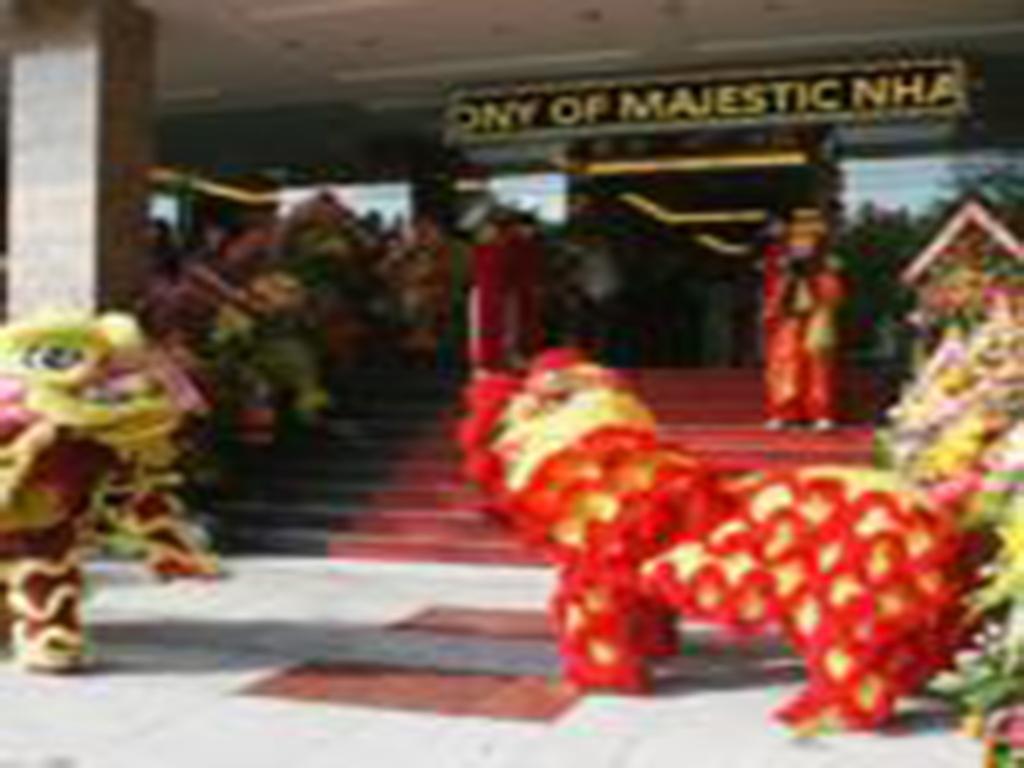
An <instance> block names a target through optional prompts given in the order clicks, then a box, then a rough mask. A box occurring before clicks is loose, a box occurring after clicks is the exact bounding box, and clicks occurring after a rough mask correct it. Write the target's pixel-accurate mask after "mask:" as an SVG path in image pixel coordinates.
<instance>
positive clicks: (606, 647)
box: [460, 350, 967, 729]
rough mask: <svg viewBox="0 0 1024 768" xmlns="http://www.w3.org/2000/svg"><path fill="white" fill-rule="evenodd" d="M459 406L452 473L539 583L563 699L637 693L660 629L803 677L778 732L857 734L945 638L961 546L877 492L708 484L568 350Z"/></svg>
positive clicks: (947, 643)
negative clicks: (775, 658) (776, 638)
mask: <svg viewBox="0 0 1024 768" xmlns="http://www.w3.org/2000/svg"><path fill="white" fill-rule="evenodd" d="M467 403H468V410H469V412H468V415H467V417H466V418H465V420H464V421H463V423H462V425H461V428H460V441H461V443H462V446H463V449H464V451H465V457H466V471H467V474H468V475H469V476H470V477H471V478H472V479H473V480H474V481H475V482H477V483H478V484H479V485H481V486H482V487H483V488H484V489H485V490H486V491H487V492H488V494H489V496H490V498H491V499H493V503H494V507H493V511H494V512H495V514H497V515H499V516H501V517H502V518H503V519H504V520H506V521H507V522H508V523H510V524H511V525H512V526H513V527H514V528H516V529H517V530H518V531H519V533H520V534H521V535H522V536H523V537H524V538H525V539H526V541H527V542H529V543H531V544H532V545H534V546H536V547H540V548H542V549H543V550H544V551H545V552H546V553H547V554H548V555H549V556H550V558H551V559H552V560H553V561H554V563H555V564H556V565H557V567H558V569H559V586H558V589H557V592H556V594H555V595H554V598H553V600H552V606H551V610H552V618H553V622H554V625H555V628H556V633H557V636H558V639H559V646H560V652H561V655H562V657H563V660H564V665H565V673H566V675H567V677H568V678H569V679H570V680H572V681H573V682H575V683H576V684H579V685H580V686H583V687H587V688H592V687H597V688H613V689H619V690H625V691H642V690H645V689H646V688H647V687H648V685H649V676H648V669H647V661H648V659H649V658H652V657H657V656H663V655H668V654H673V653H675V652H676V650H677V648H678V638H677V637H676V631H677V625H676V616H677V614H682V615H683V616H686V617H692V618H694V619H699V620H707V621H713V622H717V623H724V624H725V625H727V626H729V627H730V628H733V629H735V630H737V631H741V632H749V631H753V630H757V629H760V628H763V627H766V626H768V625H774V626H776V627H778V628H780V629H781V630H782V632H783V634H784V635H785V637H786V638H787V639H788V641H789V643H790V644H791V645H792V647H793V648H794V649H795V650H796V651H797V652H798V653H799V654H800V655H801V656H802V657H803V659H804V660H805V663H806V666H807V671H808V681H807V685H806V687H805V689H804V690H803V691H802V692H801V693H800V694H799V695H798V696H797V697H796V698H795V699H794V700H793V701H791V702H789V703H788V704H787V705H786V706H785V707H784V708H783V709H782V710H781V711H780V712H779V716H780V717H781V718H782V719H784V720H785V721H787V722H789V723H790V724H792V725H794V726H795V727H797V728H799V729H816V728H822V727H852V728H862V727H873V726H876V725H878V724H879V723H881V722H883V721H884V720H886V719H887V718H888V717H889V716H890V714H891V713H892V711H893V708H894V706H895V703H896V701H897V699H898V698H899V697H900V696H902V695H904V694H906V693H908V692H910V691H912V690H914V689H916V688H917V687H918V686H920V685H921V684H922V683H923V682H924V681H925V680H927V679H928V678H929V677H930V676H931V675H932V674H934V673H935V672H936V671H938V670H939V669H941V668H942V667H944V666H946V665H947V663H948V662H949V659H950V655H951V653H952V651H953V650H954V649H955V648H956V646H957V644H958V643H959V641H960V639H961V636H962V634H963V632H964V624H965V622H964V611H963V609H962V608H961V601H960V598H961V595H962V594H963V592H964V590H965V589H966V580H967V578H966V576H965V575H964V573H965V571H966V570H967V569H966V568H965V567H964V565H963V563H962V557H963V555H964V549H965V544H966V540H965V538H964V536H963V535H962V534H961V532H960V530H959V529H958V527H957V526H956V524H955V521H954V520H953V519H951V517H950V516H949V515H948V514H946V513H945V512H943V511H942V510H940V509H937V508H936V507H934V506H932V505H929V504H928V503H927V502H925V501H924V499H923V498H922V497H921V496H919V495H918V494H917V493H916V492H914V491H913V490H912V489H910V488H909V487H907V486H905V485H903V484H902V483H901V482H900V481H899V480H898V479H897V477H896V476H895V475H892V474H888V473H884V472H880V471H875V470H871V469H851V468H842V467H808V468H806V469H801V470H797V471H772V472H760V473H753V474H747V475H740V476H736V475H727V474H725V473H723V472H722V471H719V470H717V469H716V468H715V467H713V466H710V465H708V464H707V463H706V462H704V461H702V460H698V459H697V458H696V457H694V456H693V455H692V454H690V453H689V452H687V451H686V450H685V449H684V448H682V447H680V446H679V445H675V444H672V443H668V442H665V441H663V440H661V439H659V438H658V437H657V435H656V433H655V420H654V418H653V416H652V415H651V413H650V412H649V411H648V410H647V408H646V407H645V406H644V405H643V404H642V403H641V402H640V401H639V400H638V399H637V398H636V397H635V395H634V394H633V393H632V392H631V391H630V390H629V389H628V388H627V387H625V386H624V385H623V383H622V382H621V381H620V380H618V379H617V378H616V377H615V375H614V374H613V373H611V372H609V371H608V370H605V369H602V368H600V367H597V366H595V365H593V364H590V363H588V362H587V361H586V360H584V359H583V358H582V357H581V356H579V355H578V354H577V353H574V352H573V351H571V350H556V351H552V352H548V353H545V354H544V355H541V357H540V358H538V359H537V360H536V361H535V362H534V363H533V365H532V367H531V368H530V370H529V371H528V372H527V373H526V374H525V375H524V376H522V377H513V376H508V375H504V374H482V375H480V376H478V377H477V378H476V379H475V380H474V381H473V383H472V384H471V385H470V387H469V389H468V391H467Z"/></svg>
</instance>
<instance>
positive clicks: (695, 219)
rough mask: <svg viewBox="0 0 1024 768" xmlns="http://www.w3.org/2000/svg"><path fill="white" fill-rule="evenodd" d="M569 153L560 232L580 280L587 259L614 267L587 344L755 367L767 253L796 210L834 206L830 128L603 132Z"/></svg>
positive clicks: (660, 361)
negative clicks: (566, 210) (566, 213)
mask: <svg viewBox="0 0 1024 768" xmlns="http://www.w3.org/2000/svg"><path fill="white" fill-rule="evenodd" d="M573 152H574V157H573V161H572V163H571V169H572V173H571V193H570V194H571V200H572V204H571V205H570V217H569V222H568V227H567V233H568V238H569V240H570V241H572V240H573V239H574V238H578V239H579V243H578V246H577V247H576V249H575V250H576V252H577V254H578V258H579V259H580V261H581V262H582V264H581V267H582V268H581V270H580V271H581V272H582V273H583V275H584V276H586V274H587V269H588V260H595V259H600V260H604V261H605V262H606V264H605V265H602V267H601V268H602V269H606V270H611V272H612V274H613V280H612V281H611V285H610V287H609V290H608V294H609V295H607V296H604V297H602V298H603V301H604V303H605V304H606V306H605V307H602V308H600V311H599V312H598V313H597V315H598V317H597V318H596V319H594V320H593V321H592V322H591V325H593V324H597V325H599V326H600V325H602V324H604V326H605V327H598V328H596V329H591V342H592V343H591V346H592V348H595V351H596V352H597V353H598V354H599V355H600V356H601V357H602V359H608V360H612V361H614V362H615V363H616V364H618V365H623V366H629V367H743V366H752V365H756V364H757V363H758V361H759V359H760V356H761V339H760V321H759V318H760V314H761V312H760V302H761V295H762V269H761V261H762V252H763V250H764V248H765V247H766V245H767V244H768V243H770V242H771V240H772V238H773V237H775V236H776V235H777V230H778V228H779V226H780V225H781V223H782V222H784V221H786V220H788V219H790V218H792V216H793V215H794V213H795V212H797V211H804V210H812V209H813V210H818V211H820V212H821V213H822V214H823V216H825V217H826V219H827V218H829V217H830V216H831V214H832V213H833V212H834V210H833V209H834V208H835V206H834V205H833V200H834V199H835V198H836V192H837V190H836V179H837V174H836V173H835V171H834V164H833V158H832V157H831V151H830V142H829V132H828V130H826V129H803V130H792V129H775V130H761V131H751V130H747V131H736V130H733V131H727V130H716V131H708V132H700V133H696V134H684V135H681V136H659V137H654V138H651V137H647V138H637V137H634V138H625V139H618V140H609V139H600V140H596V141H587V142H579V143H577V144H576V145H575V146H574V147H573ZM598 251H599V252H600V253H595V252H598ZM584 282H585V281H584ZM584 288H585V285H584ZM584 292H585V291H584ZM582 303H583V305H584V309H583V310H582V311H584V312H586V304H587V297H584V301H583V302H582ZM585 324H586V323H584V325H585Z"/></svg>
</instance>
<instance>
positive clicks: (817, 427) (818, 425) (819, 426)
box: [811, 419, 836, 432]
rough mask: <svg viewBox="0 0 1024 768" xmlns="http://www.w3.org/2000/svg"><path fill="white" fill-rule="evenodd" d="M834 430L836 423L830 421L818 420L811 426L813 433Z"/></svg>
mask: <svg viewBox="0 0 1024 768" xmlns="http://www.w3.org/2000/svg"><path fill="white" fill-rule="evenodd" d="M835 428H836V423H835V422H834V421H832V419H818V420H817V421H816V422H814V423H813V424H811V429H813V430H814V431H815V432H828V431H830V430H833V429H835Z"/></svg>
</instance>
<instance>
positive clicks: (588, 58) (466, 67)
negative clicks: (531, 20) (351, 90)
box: [334, 48, 641, 83]
mask: <svg viewBox="0 0 1024 768" xmlns="http://www.w3.org/2000/svg"><path fill="white" fill-rule="evenodd" d="M640 55H641V53H640V51H637V50H634V49H632V48H608V49H600V50H596V51H571V52H568V53H537V54H526V55H521V56H507V57H501V58H493V59H455V60H451V61H435V62H429V63H421V64H409V65H404V66H400V67H377V68H374V69H362V70H360V69H350V70H341V71H339V72H336V73H335V74H334V79H335V80H337V81H338V82H341V83H372V82H374V81H375V80H422V79H424V78H434V77H445V76H450V77H458V76H465V77H472V76H473V75H478V74H479V75H482V74H485V73H488V72H503V71H512V72H514V71H516V70H528V69H542V70H544V69H549V68H554V67H559V66H573V65H582V64H600V63H605V62H608V63H610V62H618V61H626V60H632V59H636V58H637V57H639V56H640Z"/></svg>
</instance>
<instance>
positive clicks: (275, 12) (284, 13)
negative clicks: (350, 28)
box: [246, 0, 416, 24]
mask: <svg viewBox="0 0 1024 768" xmlns="http://www.w3.org/2000/svg"><path fill="white" fill-rule="evenodd" d="M414 4H416V0H293V1H292V2H288V3H281V2H279V3H275V4H273V5H267V6H265V7H263V8H257V9H256V10H254V11H251V12H249V13H248V14H247V15H246V18H248V20H249V21H251V22H255V23H257V24H271V23H275V22H279V21H298V20H301V19H313V18H318V17H321V16H344V15H347V14H352V13H363V12H365V11H377V10H390V9H394V8H404V7H409V6H412V5H414Z"/></svg>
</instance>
